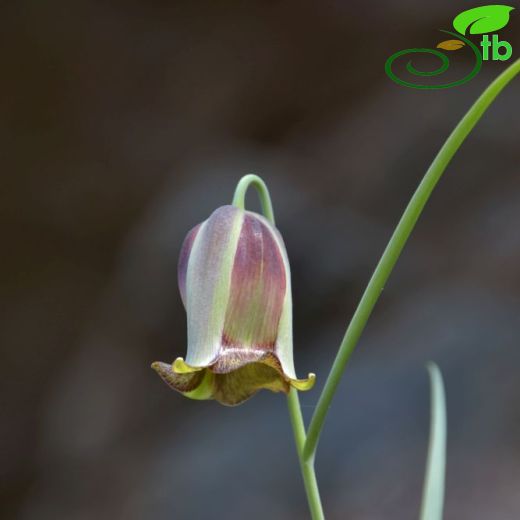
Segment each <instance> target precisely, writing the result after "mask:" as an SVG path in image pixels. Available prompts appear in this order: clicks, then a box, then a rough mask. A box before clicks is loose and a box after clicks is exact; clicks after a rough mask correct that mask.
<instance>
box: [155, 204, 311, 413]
mask: <svg viewBox="0 0 520 520" xmlns="http://www.w3.org/2000/svg"><path fill="white" fill-rule="evenodd" d="M178 283H179V290H180V293H181V298H182V302H183V304H184V307H185V308H186V313H187V318H188V353H187V356H186V361H184V360H183V359H182V358H177V359H176V360H175V361H174V362H173V364H171V365H170V364H167V363H162V362H155V363H153V364H152V368H153V369H154V370H155V371H156V372H157V373H158V374H159V376H161V378H162V379H163V380H164V381H165V382H166V383H167V384H168V385H169V386H170V387H171V388H173V389H174V390H177V391H179V392H181V393H182V394H184V395H185V396H186V397H190V398H192V399H216V400H217V401H219V402H220V403H222V404H225V405H236V404H239V403H241V402H243V401H245V400H246V399H248V398H249V397H251V396H252V395H253V394H254V393H256V392H257V391H258V390H260V389H262V388H265V389H268V390H272V391H273V392H280V391H281V392H285V393H287V392H288V391H289V389H290V388H291V387H294V388H296V389H298V390H308V389H310V388H311V387H312V386H313V384H314V374H309V376H308V378H307V379H303V380H299V379H297V378H296V374H295V370H294V362H293V356H292V350H293V340H292V296H291V282H290V269H289V262H288V259H287V253H286V250H285V246H284V243H283V240H282V237H281V235H280V233H279V232H278V230H277V229H276V228H275V227H274V226H273V225H271V224H270V223H269V222H268V221H267V220H266V219H265V218H264V217H262V216H260V215H258V214H256V213H253V212H250V211H245V210H243V209H240V208H237V207H235V206H222V207H221V208H218V209H217V210H215V211H214V212H213V213H212V215H211V216H210V217H209V218H208V219H207V220H206V221H205V222H203V223H202V224H199V225H198V226H196V227H195V228H193V229H192V230H191V231H190V232H189V233H188V236H187V237H186V239H185V240H184V244H183V246H182V249H181V254H180V258H179V264H178Z"/></svg>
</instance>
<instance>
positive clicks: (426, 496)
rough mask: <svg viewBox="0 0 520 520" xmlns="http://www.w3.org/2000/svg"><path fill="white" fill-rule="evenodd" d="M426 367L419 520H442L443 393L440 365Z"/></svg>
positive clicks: (444, 415)
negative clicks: (427, 415) (427, 412)
mask: <svg viewBox="0 0 520 520" xmlns="http://www.w3.org/2000/svg"><path fill="white" fill-rule="evenodd" d="M426 367H427V368H428V372H429V374H430V387H431V419H430V421H431V422H430V444H429V446H428V459H427V462H426V474H425V477H424V487H423V497H422V505H421V517H420V520H442V512H443V508H444V475H445V472H446V432H447V429H446V396H445V393H444V383H443V381H442V375H441V371H440V370H439V367H438V366H437V365H436V364H435V363H432V362H430V363H428V364H427V365H426Z"/></svg>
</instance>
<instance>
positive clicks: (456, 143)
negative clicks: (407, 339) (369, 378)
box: [303, 60, 520, 461]
mask: <svg viewBox="0 0 520 520" xmlns="http://www.w3.org/2000/svg"><path fill="white" fill-rule="evenodd" d="M519 72H520V60H517V61H515V62H514V63H513V64H512V65H510V66H509V67H508V68H507V69H506V70H505V71H504V72H503V73H502V74H501V75H500V76H498V78H497V79H496V80H495V81H493V83H491V85H489V87H488V88H487V89H486V90H485V91H484V92H483V93H482V95H481V96H480V97H479V98H478V99H477V101H476V102H475V103H474V105H473V106H472V107H471V108H470V109H469V111H468V112H467V114H466V115H465V116H464V117H463V118H462V120H461V121H460V122H459V124H458V125H457V126H456V127H455V129H454V130H453V132H452V133H451V134H450V136H449V137H448V139H447V141H446V142H445V143H444V145H443V147H442V148H441V149H440V151H439V153H438V154H437V156H436V157H435V159H434V160H433V162H432V164H431V166H430V168H429V169H428V171H427V172H426V174H425V176H424V178H423V179H422V181H421V183H420V184H419V186H418V188H417V190H416V191H415V193H414V195H413V197H412V199H411V200H410V202H409V204H408V206H407V207H406V209H405V211H404V213H403V216H402V217H401V220H400V221H399V223H398V224H397V227H396V228H395V231H394V233H393V235H392V237H391V238H390V242H388V245H387V246H386V249H385V251H384V252H383V256H382V257H381V259H380V260H379V263H378V264H377V267H376V269H375V271H374V273H373V274H372V277H371V279H370V281H369V283H368V286H367V288H366V289H365V292H364V294H363V296H362V298H361V301H360V302H359V305H358V307H357V309H356V312H355V313H354V316H353V317H352V320H351V322H350V325H349V326H348V328H347V331H346V333H345V336H344V337H343V340H342V342H341V344H340V347H339V350H338V353H337V355H336V359H335V360H334V363H333V365H332V368H331V371H330V373H329V376H328V378H327V381H326V382H325V386H324V387H323V391H322V393H321V395H320V398H319V401H318V404H317V406H316V409H315V410H314V414H313V417H312V420H311V422H310V425H309V429H308V431H307V440H306V442H305V447H304V450H303V460H304V461H310V460H313V459H314V455H315V453H316V447H317V445H318V440H319V437H320V433H321V430H322V428H323V423H324V421H325V418H326V416H327V412H328V410H329V407H330V404H331V402H332V398H333V397H334V394H335V392H336V389H337V387H338V384H339V382H340V379H341V376H342V375H343V372H344V370H345V367H346V365H347V363H348V361H349V359H350V356H351V355H352V352H353V351H354V348H355V347H356V345H357V342H358V340H359V338H360V336H361V334H362V332H363V330H364V328H365V325H366V322H367V320H368V318H369V317H370V314H371V313H372V310H373V308H374V306H375V304H376V302H377V300H378V299H379V296H380V295H381V292H382V290H383V289H384V287H385V284H386V282H387V280H388V277H389V276H390V273H391V272H392V270H393V268H394V266H395V264H396V262H397V260H398V258H399V255H400V254H401V251H402V250H403V247H404V246H405V244H406V241H407V240H408V237H409V236H410V233H411V232H412V230H413V228H414V227H415V224H416V223H417V220H418V219H419V216H420V215H421V213H422V211H423V208H424V206H425V204H426V202H427V201H428V199H429V197H430V195H431V193H432V191H433V189H434V188H435V186H436V184H437V182H438V181H439V179H440V177H441V175H442V174H443V172H444V170H445V169H446V166H448V164H449V162H450V161H451V159H452V157H453V156H454V155H455V152H456V151H457V150H458V149H459V147H460V145H461V144H462V143H463V142H464V140H465V139H466V137H467V136H468V134H469V133H470V132H471V130H472V129H473V127H474V126H475V125H476V124H477V122H478V121H479V119H480V118H481V117H482V115H483V114H484V112H485V111H486V110H487V108H488V107H489V106H490V105H491V103H492V102H493V100H494V99H495V98H496V97H497V95H498V94H499V93H500V92H501V90H502V89H503V88H504V87H505V86H506V85H507V84H508V83H509V82H510V81H511V80H512V79H513V78H514V77H515V76H516V74H518V73H519Z"/></svg>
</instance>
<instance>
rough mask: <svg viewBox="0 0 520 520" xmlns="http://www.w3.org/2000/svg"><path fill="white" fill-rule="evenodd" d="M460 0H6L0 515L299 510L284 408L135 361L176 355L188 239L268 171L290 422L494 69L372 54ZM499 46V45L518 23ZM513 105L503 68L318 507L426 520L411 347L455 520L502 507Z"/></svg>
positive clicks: (519, 186) (420, 410)
mask: <svg viewBox="0 0 520 520" xmlns="http://www.w3.org/2000/svg"><path fill="white" fill-rule="evenodd" d="M475 5H478V4H474V3H471V2H457V3H453V2H448V1H447V0H443V1H438V2H412V1H410V0H402V1H399V2H390V1H385V2H380V3H379V2H378V3H377V4H375V3H371V4H370V3H366V2H363V1H360V0H356V1H353V2H347V1H346V0H343V1H338V0H336V1H330V2H310V1H299V2H296V1H263V2H261V1H251V2H238V1H225V2H210V1H205V2H204V1H201V2H188V1H184V2H173V1H166V0H164V1H147V2H144V1H142V2H101V1H99V2H94V1H77V2H65V1H48V2H36V1H22V0H19V1H17V2H3V3H2V4H1V7H0V15H1V16H0V19H1V21H0V24H1V31H0V41H1V46H0V63H1V81H0V137H1V146H0V157H1V171H2V189H1V190H0V201H1V202H0V205H1V214H2V218H1V222H0V225H1V227H2V229H1V233H2V255H1V259H2V263H3V269H2V270H1V276H2V279H1V288H2V292H1V296H0V302H1V306H2V313H1V326H0V337H1V349H2V350H1V352H2V374H3V375H2V378H1V386H2V419H1V425H0V428H1V430H0V435H1V438H0V440H1V442H0V450H1V460H0V479H1V497H0V503H1V517H2V519H3V518H5V519H11V518H16V519H18V518H19V519H23V520H29V519H39V520H43V519H67V520H87V519H94V518H95V519H114V518H117V519H119V518H124V519H132V520H133V519H136V520H137V519H160V520H162V519H176V520H177V519H178V520H185V519H190V520H192V519H201V520H204V519H213V518H226V519H230V520H234V519H244V518H249V519H253V520H256V519H258V520H259V519H263V518H272V519H302V518H307V517H308V516H307V515H308V513H307V508H306V503H305V497H304V493H303V486H302V482H301V478H300V475H299V470H298V465H297V459H296V455H295V449H294V446H293V442H292V433H291V429H290V426H289V421H288V418H287V413H286V403H285V399H284V398H283V396H281V395H275V394H270V393H268V392H263V393H260V394H258V395H257V396H256V397H254V398H253V399H252V400H251V401H249V402H247V403H246V404H244V405H243V406H239V407H237V408H225V407H222V406H219V405H218V404H216V403H214V402H193V401H188V400H187V399H184V398H182V397H181V396H179V395H178V394H175V393H173V392H171V391H170V390H168V388H167V387H166V386H165V385H164V384H163V383H162V382H161V381H160V380H159V378H158V377H157V376H156V374H155V373H154V372H153V371H152V370H151V369H150V368H149V365H150V363H151V362H152V361H154V360H164V361H168V360H173V359H174V358H175V357H176V356H178V355H184V354H185V349H186V332H185V315H184V311H183V308H182V305H181V302H180V298H179V295H178V291H177V286H176V261H177V255H178V252H179V249H180V246H181V242H182V239H183V238H184V235H185V233H186V232H187V231H188V230H189V229H190V228H191V227H192V226H193V225H194V224H196V223H198V222H200V221H201V220H204V219H205V218H207V216H208V215H209V214H210V213H211V211H212V210H213V209H214V208H216V207H218V206H220V205H222V204H227V203H229V202H230V200H231V197H232V193H233V189H234V185H235V183H236V182H237V181H238V179H239V178H240V176H242V175H243V174H245V173H249V172H256V173H258V174H260V175H262V176H263V177H264V178H265V180H266V181H267V182H268V184H269V186H270V189H271V193H272V197H273V201H274V204H275V211H276V214H277V218H278V226H279V228H280V229H281V231H282V233H283V235H284V237H285V240H286V244H287V248H288V251H289V256H290V259H291V265H292V270H293V287H294V304H295V339H296V344H295V353H296V365H297V370H298V373H299V374H300V375H304V374H306V373H307V372H308V371H315V372H316V373H317V376H318V383H317V388H316V389H315V390H314V391H312V392H309V393H306V394H302V396H301V399H302V403H303V406H304V412H305V414H306V416H309V415H310V414H311V413H312V409H313V406H314V405H315V403H316V400H317V397H318V395H319V389H320V387H321V385H322V384H323V381H324V379H325V377H326V374H327V369H328V367H329V366H330V364H331V362H332V359H333V357H334V355H335V351H336V348H337V346H338V344H339V342H340V340H341V337H342V335H343V332H344V329H345V327H346V325H347V322H348V320H349V319H350V317H351V315H352V313H353V311H354V309H355V306H356V304H357V302H358V300H359V298H360V296H361V293H362V291H363V288H364V286H365V284H366V283H367V281H368V278H369V276H370V274H371V272H372V270H373V268H374V266H375V264H376V262H377V260H378V258H379V255H380V254H381V252H382V250H383V248H384V246H385V244H386V242H387V240H388V238H389V236H390V233H391V231H392V229H393V227H394V226H395V224H396V222H397V220H398V218H399V216H400V214H401V212H402V210H403V209H404V206H405V204H406V202H407V201H408V199H409V197H410V196H411V194H412V192H413V190H414V189H415V187H416V185H417V183H418V182H419V180H420V179H421V177H422V175H423V174H424V172H425V170H426V168H427V167H428V165H429V163H430V161H431V160H432V158H433V157H434V154H435V153H436V151H437V150H438V149H439V147H440V145H441V144H442V143H443V141H444V139H445V138H446V137H447V135H448V133H449V132H450V131H451V130H452V128H453V126H454V125H455V124H456V122H457V121H458V120H459V119H460V117H461V116H462V115H463V114H464V112H465V111H466V110H467V108H468V107H469V105H470V104H471V103H472V102H473V101H474V99H476V97H477V96H478V94H479V93H480V92H481V91H482V89H483V88H484V87H485V86H486V85H487V84H488V83H489V82H490V81H491V80H492V78H494V77H495V76H496V75H497V74H498V73H499V72H500V71H502V70H503V69H504V67H505V64H504V63H492V62H489V63H485V64H484V67H483V69H482V71H481V72H480V74H479V75H478V76H477V77H476V78H475V79H474V80H472V81H471V82H470V83H468V84H466V85H464V86H461V87H458V88H453V89H448V90H444V91H442V90H441V91H435V90H430V91H421V90H413V89H406V88H404V87H400V86H397V85H395V84H394V83H392V82H391V81H390V80H389V79H388V78H387V77H386V75H385V73H384V69H383V66H384V62H385V60H386V58H387V57H388V56H389V55H390V54H392V53H394V52H396V51H397V50H400V49H403V48H409V47H420V46H424V47H432V46H435V44H436V43H437V42H438V41H441V40H442V39H443V35H441V33H439V32H438V31H437V29H450V28H451V20H452V19H453V17H454V16H455V15H456V14H458V13H459V12H460V11H462V10H464V9H468V8H470V7H474V6H475ZM500 34H501V35H502V36H503V37H507V39H508V40H509V41H510V42H511V43H512V44H513V52H514V55H516V56H517V57H518V52H519V51H518V50H517V49H520V38H519V35H520V17H519V16H518V14H517V13H516V11H514V12H513V13H512V19H511V22H510V25H509V28H508V29H505V30H503V31H501V33H500ZM458 53H459V54H457V55H456V57H455V55H454V61H455V65H454V67H455V69H454V71H453V73H452V74H453V75H454V77H455V76H457V75H458V77H461V76H462V75H464V73H465V71H467V70H469V68H470V67H471V63H470V54H469V53H468V51H467V50H462V51H458ZM414 63H415V62H414ZM421 64H423V65H425V68H426V66H428V65H430V66H431V65H432V64H433V62H429V61H428V60H425V61H423V62H421V61H418V62H417V63H416V65H417V66H420V65H421ZM519 99H520V79H517V80H516V82H514V83H513V84H511V85H510V86H509V87H508V88H507V90H506V91H504V92H503V94H502V95H501V96H500V97H499V99H498V100H497V101H496V103H495V104H494V105H493V107H492V109H491V110H490V111H489V113H488V114H486V115H485V117H484V118H483V119H482V121H481V122H480V123H479V125H478V127H477V128H476V129H475V131H474V132H473V133H472V135H471V137H470V138H469V139H468V141H467V142H466V143H465V144H464V146H463V147H462V149H461V150H460V152H459V153H458V155H457V156H456V158H455V159H454V161H453V162H452V164H451V165H450V166H449V168H448V170H447V172H446V174H445V176H444V178H443V179H442V181H441V183H440V185H439V186H438V188H437V190H436V192H435V193H434V195H433V197H432V200H431V201H430V204H429V205H428V207H427V209H426V211H425V213H424V215H423V216H422V218H421V220H420V223H419V225H418V227H417V229H416V232H415V233H414V235H413V237H412V240H411V241H410V243H409V244H408V246H407V248H406V250H405V252H404V254H403V256H402V258H401V260H400V262H399V264H398V266H397V268H396V270H395V272H394V274H393V275H392V277H391V280H390V283H389V284H388V286H387V287H386V288H385V291H384V293H383V296H382V298H381V300H380V302H379V304H378V305H377V307H376V310H375V313H374V315H373V318H372V320H371V321H370V323H369V325H368V327H367V330H366V332H365V334H364V335H363V337H362V340H361V342H360V344H359V347H358V350H357V351H356V354H355V355H354V357H353V360H352V363H351V365H350V366H349V368H348V370H347V372H346V374H345V377H344V381H343V382H342V384H341V386H340V388H339V391H338V393H337V395H336V398H335V400H334V403H333V406H332V408H331V410H330V416H329V419H328V422H327V424H326V428H325V431H324V434H323V437H322V441H321V445H320V447H319V453H318V459H317V471H318V475H319V478H320V481H321V487H322V494H323V500H324V503H325V509H326V512H327V513H328V518H330V519H346V518H348V519H353V520H354V519H356V520H368V519H396V520H403V519H404V520H407V519H414V518H417V514H418V508H419V502H420V493H421V486H422V476H423V471H424V464H425V458H426V446H427V434H428V420H429V393H428V380H427V375H426V371H425V370H424V363H425V362H426V361H427V360H429V359H433V360H435V361H436V362H438V363H439V365H440V366H441V368H442V370H443V373H444V376H445V381H446V390H447V396H448V413H449V453H448V475H447V494H446V497H447V503H446V518H447V519H457V520H459V519H471V520H480V519H483V520H484V519H491V518H492V519H494V520H510V519H511V520H512V519H518V518H520V380H519V376H518V373H519V362H520V350H519V341H518V338H519V335H520V319H519V316H520V270H519V267H518V266H519V263H520V232H519V222H520V146H519V145H520V143H519V135H520V132H519V129H520V118H519V110H518V108H519ZM256 204H257V203H256V200H255V199H254V197H252V196H251V198H250V205H251V207H252V208H255V207H256Z"/></svg>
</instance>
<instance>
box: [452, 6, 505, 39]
mask: <svg viewBox="0 0 520 520" xmlns="http://www.w3.org/2000/svg"><path fill="white" fill-rule="evenodd" d="M513 9H514V7H511V6H509V5H483V6H481V7H475V8H474V9H468V10H467V11H463V12H462V13H460V14H459V15H457V16H456V17H455V19H454V20H453V27H455V30H456V31H458V32H459V33H461V34H466V32H467V31H468V29H469V34H485V33H491V32H494V31H498V30H499V29H502V27H505V26H506V25H507V23H508V22H509V13H510V12H511V11H512V10H513Z"/></svg>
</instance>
